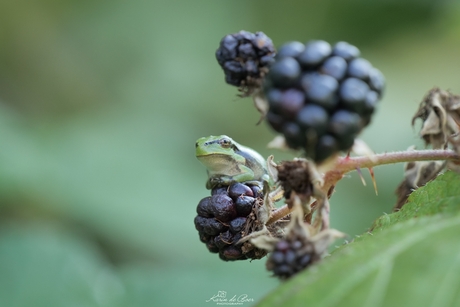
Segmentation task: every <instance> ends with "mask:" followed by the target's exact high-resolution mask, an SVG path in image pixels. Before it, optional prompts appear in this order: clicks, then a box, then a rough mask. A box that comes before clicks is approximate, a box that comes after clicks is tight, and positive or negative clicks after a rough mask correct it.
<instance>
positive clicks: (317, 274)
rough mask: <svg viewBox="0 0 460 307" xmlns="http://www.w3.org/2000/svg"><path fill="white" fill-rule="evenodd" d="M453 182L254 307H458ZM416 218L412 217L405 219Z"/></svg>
mask: <svg viewBox="0 0 460 307" xmlns="http://www.w3.org/2000/svg"><path fill="white" fill-rule="evenodd" d="M459 177H460V176H459V175H457V174H453V173H446V174H444V175H442V176H439V177H438V178H437V179H436V180H434V181H433V182H431V183H429V184H428V185H427V186H425V187H423V188H421V189H419V190H418V191H417V192H416V193H414V195H412V196H411V198H410V203H409V204H408V207H407V209H405V210H401V212H399V213H395V214H391V215H388V216H386V217H385V223H382V221H381V222H380V224H378V225H379V226H378V231H374V233H373V234H366V235H363V236H361V237H360V238H359V239H357V240H355V241H354V242H352V243H350V244H348V245H345V246H343V247H342V248H340V249H339V250H337V251H336V252H334V253H333V255H332V256H330V257H328V258H326V259H324V261H322V262H321V263H320V264H318V265H317V266H313V267H311V268H310V269H309V270H306V271H304V272H302V273H301V274H299V275H297V276H296V277H295V278H293V279H291V280H289V281H288V282H286V283H284V284H282V285H281V286H280V287H278V288H277V289H276V290H275V291H273V292H271V293H270V294H269V295H268V296H267V297H266V298H265V299H264V300H262V301H261V302H260V303H259V304H258V305H257V306H280V305H282V306H284V307H289V306H314V307H331V306H345V307H346V306H350V307H351V306H353V307H355V306H406V307H407V306H409V307H410V306H414V307H415V306H436V307H438V306H460V292H459V291H458V289H459V288H460V240H459V239H458V234H459V233H460V215H458V214H452V213H456V211H458V207H459V205H458V204H459V203H460V202H459V192H456V191H458V188H456V187H458V186H459ZM411 217H417V218H411Z"/></svg>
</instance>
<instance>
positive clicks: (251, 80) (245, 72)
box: [216, 31, 275, 95]
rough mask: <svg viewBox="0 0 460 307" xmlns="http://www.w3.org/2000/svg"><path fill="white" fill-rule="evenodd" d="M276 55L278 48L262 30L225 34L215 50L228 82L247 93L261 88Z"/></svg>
mask: <svg viewBox="0 0 460 307" xmlns="http://www.w3.org/2000/svg"><path fill="white" fill-rule="evenodd" d="M274 56H275V47H274V46H273V43H272V41H271V39H270V38H269V37H268V36H266V35H265V34H264V33H263V32H256V33H250V32H247V31H240V32H238V33H234V34H229V35H226V36H225V37H224V38H222V40H221V41H220V46H219V48H218V49H217V51H216V58H217V62H219V64H220V66H221V67H222V69H223V70H224V73H225V82H227V83H228V84H230V85H234V86H237V87H239V88H240V90H241V91H242V92H243V93H244V94H245V95H250V94H251V93H252V92H253V91H254V90H255V89H257V88H259V87H260V85H261V83H262V79H263V77H264V76H265V74H266V73H267V71H268V68H267V66H268V64H269V63H270V62H271V61H272V60H273V57H274Z"/></svg>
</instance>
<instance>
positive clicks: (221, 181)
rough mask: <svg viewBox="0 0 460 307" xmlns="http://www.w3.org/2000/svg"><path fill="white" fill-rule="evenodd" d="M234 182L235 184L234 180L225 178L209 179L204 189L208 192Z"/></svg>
mask: <svg viewBox="0 0 460 307" xmlns="http://www.w3.org/2000/svg"><path fill="white" fill-rule="evenodd" d="M235 182H236V181H235V180H233V179H232V178H231V177H227V176H221V177H212V178H209V180H208V182H206V188H207V189H209V190H212V189H214V188H216V187H218V186H229V185H231V184H232V183H235Z"/></svg>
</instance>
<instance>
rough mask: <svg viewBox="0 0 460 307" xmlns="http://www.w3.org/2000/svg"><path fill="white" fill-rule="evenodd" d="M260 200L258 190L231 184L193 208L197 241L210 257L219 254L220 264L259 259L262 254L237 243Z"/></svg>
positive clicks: (260, 193)
mask: <svg viewBox="0 0 460 307" xmlns="http://www.w3.org/2000/svg"><path fill="white" fill-rule="evenodd" d="M262 198H263V193H262V190H261V189H260V188H259V187H258V186H254V185H253V186H248V185H245V184H243V183H234V184H232V185H230V186H221V187H216V188H214V189H213V190H212V191H211V196H208V197H205V198H203V199H202V200H201V201H200V202H199V203H198V206H197V209H196V211H197V214H198V215H197V216H196V217H195V228H196V229H197V230H198V233H199V237H200V241H201V242H203V243H204V244H205V245H206V247H207V248H208V250H209V251H210V252H211V253H219V257H220V258H221V259H222V260H224V261H233V260H246V259H260V258H262V257H263V256H265V255H266V252H265V251H263V250H260V249H257V248H255V247H253V246H252V245H251V244H250V243H249V242H245V243H240V244H238V241H239V240H240V239H241V238H242V237H243V236H244V235H247V234H248V233H247V231H248V229H250V228H251V227H250V225H249V223H250V222H252V221H251V219H252V218H253V216H252V215H251V214H252V212H253V209H254V208H255V207H256V206H257V201H261V200H262Z"/></svg>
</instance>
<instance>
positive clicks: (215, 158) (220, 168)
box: [195, 135, 270, 189]
mask: <svg viewBox="0 0 460 307" xmlns="http://www.w3.org/2000/svg"><path fill="white" fill-rule="evenodd" d="M195 147H196V157H197V158H198V160H200V162H201V163H202V164H203V165H204V166H205V167H206V168H207V170H208V181H207V182H206V188H207V189H213V188H214V187H216V186H218V185H230V184H232V183H235V182H246V183H248V184H253V185H259V186H261V185H262V184H263V182H264V181H267V182H269V180H270V176H269V174H268V171H267V164H266V162H265V160H264V158H263V157H262V156H261V155H260V154H259V153H257V152H256V151H254V150H252V149H251V148H248V147H245V146H243V145H240V144H238V143H237V142H235V141H234V140H232V139H231V138H230V137H228V136H226V135H220V136H209V137H203V138H200V139H198V140H197V141H196V144H195Z"/></svg>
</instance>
